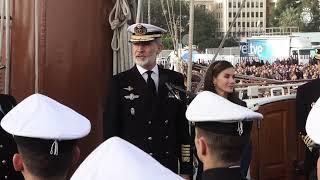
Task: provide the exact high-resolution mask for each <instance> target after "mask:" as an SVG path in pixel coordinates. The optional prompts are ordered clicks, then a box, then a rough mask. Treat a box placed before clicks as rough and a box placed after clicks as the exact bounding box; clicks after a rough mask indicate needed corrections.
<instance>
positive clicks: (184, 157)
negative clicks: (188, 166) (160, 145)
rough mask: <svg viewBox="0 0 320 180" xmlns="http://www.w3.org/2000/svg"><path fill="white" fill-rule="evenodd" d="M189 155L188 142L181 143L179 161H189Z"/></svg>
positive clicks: (189, 147)
mask: <svg viewBox="0 0 320 180" xmlns="http://www.w3.org/2000/svg"><path fill="white" fill-rule="evenodd" d="M190 157H191V146H190V145H189V144H182V145H181V161H182V162H190V160H191V159H190Z"/></svg>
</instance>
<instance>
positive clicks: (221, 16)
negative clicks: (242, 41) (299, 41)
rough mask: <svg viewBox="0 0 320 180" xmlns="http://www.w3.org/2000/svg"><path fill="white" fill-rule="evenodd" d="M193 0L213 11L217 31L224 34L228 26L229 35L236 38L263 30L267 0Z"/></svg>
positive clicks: (265, 20) (262, 31)
mask: <svg viewBox="0 0 320 180" xmlns="http://www.w3.org/2000/svg"><path fill="white" fill-rule="evenodd" d="M242 1H243V0H195V5H197V6H203V7H205V8H206V9H208V10H210V11H213V12H214V14H215V18H216V20H217V27H218V29H217V33H218V35H220V36H224V35H225V33H226V32H227V31H228V29H229V27H231V30H230V36H234V37H237V38H241V37H250V36H252V35H257V34H261V33H264V32H265V29H266V22H267V6H268V5H272V4H273V3H267V2H269V0H247V1H246V2H245V3H244V4H243V5H242V4H241V3H242ZM241 5H242V6H243V8H242V10H241V12H240V14H239V16H238V18H237V19H236V21H235V23H234V24H233V25H232V22H233V19H234V17H236V15H237V13H238V11H239V9H240V8H241Z"/></svg>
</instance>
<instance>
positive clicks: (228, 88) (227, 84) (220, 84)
mask: <svg viewBox="0 0 320 180" xmlns="http://www.w3.org/2000/svg"><path fill="white" fill-rule="evenodd" d="M234 74H235V71H234V68H233V67H230V68H227V69H225V70H223V71H221V72H220V73H219V74H218V76H217V77H213V85H214V87H215V90H216V91H217V93H218V94H219V95H226V94H227V93H232V92H233V90H234V85H235V79H234Z"/></svg>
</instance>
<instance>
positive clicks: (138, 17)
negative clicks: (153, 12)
mask: <svg viewBox="0 0 320 180" xmlns="http://www.w3.org/2000/svg"><path fill="white" fill-rule="evenodd" d="M142 1H143V0H138V8H137V17H136V23H140V22H141V11H142Z"/></svg>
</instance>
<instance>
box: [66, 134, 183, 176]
mask: <svg viewBox="0 0 320 180" xmlns="http://www.w3.org/2000/svg"><path fill="white" fill-rule="evenodd" d="M82 179H90V180H101V179H108V180H119V179H130V180H150V179H152V180H182V178H181V177H180V176H178V175H176V174H175V173H173V172H172V171H170V170H169V169H167V168H165V167H164V166H162V165H161V164H160V163H159V162H158V161H156V160H155V159H153V158H152V157H151V156H150V155H148V154H146V153H145V152H143V151H142V150H140V149H139V148H137V147H136V146H134V145H132V144H130V143H129V142H127V141H125V140H123V139H121V138H119V137H112V138H109V139H108V140H106V141H105V142H103V143H102V144H101V145H99V146H98V147H97V148H96V149H95V150H94V151H93V152H92V153H91V154H89V156H88V157H87V158H86V159H85V160H84V161H83V162H82V163H81V164H80V166H79V167H78V169H77V170H76V171H75V173H74V174H73V175H72V177H71V180H82Z"/></svg>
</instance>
